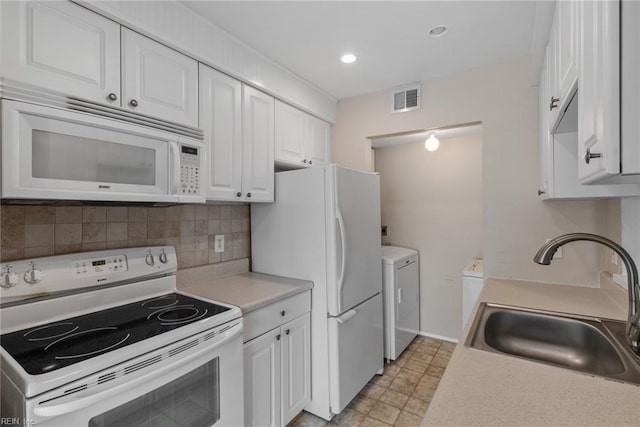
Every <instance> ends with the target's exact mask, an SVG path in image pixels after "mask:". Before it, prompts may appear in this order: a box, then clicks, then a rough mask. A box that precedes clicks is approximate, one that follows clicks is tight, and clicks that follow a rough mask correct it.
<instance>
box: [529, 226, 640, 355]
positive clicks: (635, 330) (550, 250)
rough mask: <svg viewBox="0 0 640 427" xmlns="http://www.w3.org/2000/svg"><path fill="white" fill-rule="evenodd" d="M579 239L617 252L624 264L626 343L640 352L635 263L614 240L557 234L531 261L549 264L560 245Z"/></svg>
mask: <svg viewBox="0 0 640 427" xmlns="http://www.w3.org/2000/svg"><path fill="white" fill-rule="evenodd" d="M579 240H585V241H589V242H596V243H600V244H603V245H605V246H606V247H608V248H610V249H612V250H613V251H614V252H615V253H617V254H618V255H619V256H620V259H621V260H622V262H623V263H624V266H625V268H626V269H627V288H628V291H629V314H628V316H627V327H626V335H627V343H628V344H629V345H630V346H631V349H632V350H633V351H634V352H635V353H636V354H640V305H638V304H639V303H640V298H639V296H638V292H639V289H638V286H639V285H638V269H637V268H636V263H635V262H633V258H631V255H629V252H627V251H626V250H625V249H624V248H623V247H622V246H620V245H619V244H617V243H616V242H614V241H612V240H609V239H607V238H606V237H602V236H598V235H597V234H588V233H571V234H564V235H562V236H558V237H556V238H555V239H551V240H550V241H549V242H547V243H546V244H544V245H543V246H542V247H541V248H540V249H539V250H538V253H537V254H536V256H535V257H533V261H534V262H536V263H538V264H542V265H549V264H551V259H552V258H553V255H554V254H555V253H556V251H557V250H558V248H559V247H560V246H563V245H565V244H567V243H569V242H575V241H579Z"/></svg>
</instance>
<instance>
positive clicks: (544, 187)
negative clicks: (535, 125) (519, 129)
mask: <svg viewBox="0 0 640 427" xmlns="http://www.w3.org/2000/svg"><path fill="white" fill-rule="evenodd" d="M547 51H548V49H547ZM548 64H549V58H548V57H547V58H545V61H544V63H543V64H542V73H541V76H540V89H539V99H538V101H539V111H540V187H539V188H538V196H541V197H542V198H543V199H546V198H548V197H550V196H551V195H550V194H549V189H550V185H549V179H550V173H551V169H550V165H551V161H550V154H551V148H550V136H551V130H550V129H549V104H548V94H549V90H548V87H547V80H548V74H549V68H548Z"/></svg>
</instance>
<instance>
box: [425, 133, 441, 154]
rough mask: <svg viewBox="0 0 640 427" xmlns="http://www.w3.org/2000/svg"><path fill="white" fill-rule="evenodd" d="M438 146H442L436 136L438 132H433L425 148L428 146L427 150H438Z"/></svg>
mask: <svg viewBox="0 0 640 427" xmlns="http://www.w3.org/2000/svg"><path fill="white" fill-rule="evenodd" d="M438 147H440V141H439V140H438V138H436V133H435V132H431V134H430V135H429V138H427V140H426V141H425V142H424V148H426V149H427V151H436V150H437V149H438Z"/></svg>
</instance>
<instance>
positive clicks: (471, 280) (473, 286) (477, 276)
mask: <svg viewBox="0 0 640 427" xmlns="http://www.w3.org/2000/svg"><path fill="white" fill-rule="evenodd" d="M483 286H484V273H483V272H482V260H481V259H474V260H473V261H471V262H470V263H469V265H468V266H467V267H466V268H465V269H464V270H463V271H462V329H464V327H465V325H466V324H467V320H469V316H470V315H471V312H472V311H473V307H474V306H475V305H476V302H477V301H478V298H479V297H480V292H482V287H483Z"/></svg>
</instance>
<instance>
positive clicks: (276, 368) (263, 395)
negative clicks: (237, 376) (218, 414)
mask: <svg viewBox="0 0 640 427" xmlns="http://www.w3.org/2000/svg"><path fill="white" fill-rule="evenodd" d="M280 340H281V335H280V328H278V329H274V330H272V331H270V332H267V333H266V334H264V335H261V336H259V337H258V338H255V339H253V340H251V341H249V342H247V343H245V344H244V348H243V354H244V420H245V423H246V425H248V426H273V427H280V426H281V425H282V422H281V413H280V411H281V408H280V406H281V405H280V387H281V384H280V379H281V371H280V369H281V355H280V350H281V348H280V345H281V343H280Z"/></svg>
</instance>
